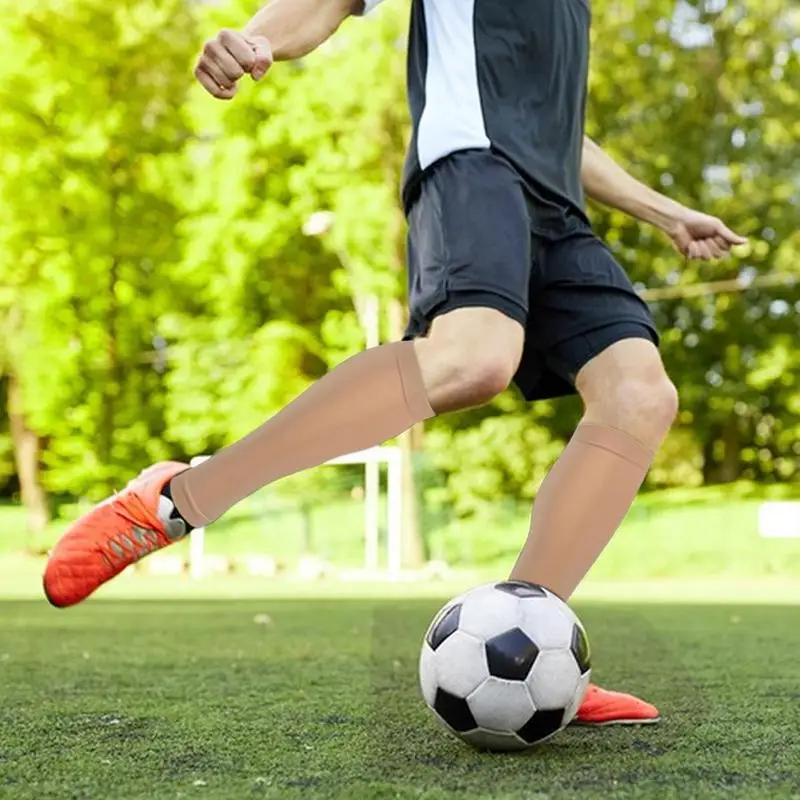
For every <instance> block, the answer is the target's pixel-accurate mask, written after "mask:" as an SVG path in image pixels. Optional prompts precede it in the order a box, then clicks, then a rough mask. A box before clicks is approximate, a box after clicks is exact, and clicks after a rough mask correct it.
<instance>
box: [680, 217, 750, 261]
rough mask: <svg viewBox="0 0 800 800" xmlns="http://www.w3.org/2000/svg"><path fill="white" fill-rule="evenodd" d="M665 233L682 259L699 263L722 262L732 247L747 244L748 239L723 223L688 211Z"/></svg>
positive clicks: (714, 218)
mask: <svg viewBox="0 0 800 800" xmlns="http://www.w3.org/2000/svg"><path fill="white" fill-rule="evenodd" d="M667 233H668V234H669V237H670V239H672V244H673V245H674V247H675V249H676V250H677V251H678V252H679V253H680V254H681V255H683V256H685V257H686V258H696V259H699V260H701V261H711V260H712V259H715V258H721V257H722V256H724V255H725V254H726V253H728V252H729V251H730V249H731V247H733V246H734V245H738V244H746V242H747V239H745V238H744V237H743V236H739V235H738V234H736V233H734V232H733V231H732V230H731V229H730V228H729V227H728V226H727V225H725V223H724V222H722V220H720V219H717V218H716V217H712V216H710V215H709V214H702V213H700V212H699V211H693V210H692V209H688V208H687V209H685V210H684V211H683V213H682V214H681V216H680V217H679V218H678V219H677V220H676V222H675V224H674V226H673V227H672V229H671V230H669V231H667Z"/></svg>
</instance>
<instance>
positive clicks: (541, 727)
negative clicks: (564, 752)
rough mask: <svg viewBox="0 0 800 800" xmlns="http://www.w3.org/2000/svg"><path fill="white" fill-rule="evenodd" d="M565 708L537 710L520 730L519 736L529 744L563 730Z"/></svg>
mask: <svg viewBox="0 0 800 800" xmlns="http://www.w3.org/2000/svg"><path fill="white" fill-rule="evenodd" d="M565 713H566V710H565V709H563V708H560V709H554V710H553V711H537V712H536V713H535V714H534V715H533V716H532V717H531V718H530V719H529V720H528V721H527V722H526V723H525V725H523V726H522V727H521V728H520V729H519V730H518V731H517V736H519V738H520V739H522V740H523V741H525V742H527V743H528V744H536V742H541V741H542V739H546V738H547V737H548V736H552V735H553V734H554V733H556V732H557V731H559V730H561V727H562V725H563V723H564V714H565Z"/></svg>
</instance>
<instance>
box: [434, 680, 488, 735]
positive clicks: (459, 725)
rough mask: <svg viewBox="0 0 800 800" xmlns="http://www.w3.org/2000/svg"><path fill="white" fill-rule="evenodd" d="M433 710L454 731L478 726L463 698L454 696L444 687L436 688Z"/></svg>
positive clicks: (465, 730) (462, 731) (471, 729)
mask: <svg viewBox="0 0 800 800" xmlns="http://www.w3.org/2000/svg"><path fill="white" fill-rule="evenodd" d="M433 710H434V711H435V712H436V713H437V714H438V715H439V716H440V717H441V718H442V719H443V720H444V721H445V722H446V723H447V724H448V725H449V726H450V727H451V728H452V729H453V730H454V731H456V733H466V732H467V731H473V730H475V728H477V727H478V723H477V722H475V717H473V716H472V712H471V711H470V710H469V705H468V703H467V701H466V699H465V698H463V697H456V696H455V695H454V694H450V692H446V691H445V690H444V689H437V690H436V698H435V699H434V701H433Z"/></svg>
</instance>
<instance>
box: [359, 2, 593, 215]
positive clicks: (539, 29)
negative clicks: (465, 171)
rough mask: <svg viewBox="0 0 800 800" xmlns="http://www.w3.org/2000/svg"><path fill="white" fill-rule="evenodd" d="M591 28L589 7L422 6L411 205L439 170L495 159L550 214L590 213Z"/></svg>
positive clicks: (413, 39) (413, 93)
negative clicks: (429, 172) (585, 143)
mask: <svg viewBox="0 0 800 800" xmlns="http://www.w3.org/2000/svg"><path fill="white" fill-rule="evenodd" d="M380 2H382V0H366V2H365V9H364V13H368V12H369V11H371V10H372V9H373V8H375V6H377V5H378V4H379V3H380ZM590 18H591V13H590V9H589V5H588V0H412V9H411V27H410V32H409V45H408V102H409V107H410V110H411V118H412V122H413V138H412V140H411V146H410V148H409V151H408V155H407V158H406V163H405V169H404V174H403V198H404V201H405V203H406V205H408V203H409V201H410V200H411V199H413V196H414V190H415V188H416V186H417V185H418V182H419V180H420V177H421V175H422V174H423V173H424V171H425V170H426V169H427V168H428V167H429V166H431V165H432V164H434V163H435V162H436V161H437V160H439V159H441V158H443V157H444V156H446V155H448V154H449V153H453V152H455V151H458V150H469V149H492V150H494V151H496V152H498V153H500V154H502V155H503V156H504V157H505V158H507V159H508V160H509V161H510V162H511V163H512V164H513V165H514V167H515V168H516V169H517V171H518V172H519V173H520V175H521V176H522V178H523V179H524V180H525V182H526V184H527V186H528V188H529V190H530V191H531V192H532V193H533V194H535V195H536V196H537V198H538V199H540V200H542V201H544V203H545V204H546V205H548V206H553V207H554V208H558V207H562V208H563V207H571V208H572V209H573V210H578V211H579V212H580V213H582V210H583V192H582V188H581V181H580V159H581V147H582V139H583V121H584V112H585V106H586V86H587V74H588V63H589V25H590Z"/></svg>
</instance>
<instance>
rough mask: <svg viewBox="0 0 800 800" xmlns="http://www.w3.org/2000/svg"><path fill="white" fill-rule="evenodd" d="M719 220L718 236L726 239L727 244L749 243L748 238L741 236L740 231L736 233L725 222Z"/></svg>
mask: <svg viewBox="0 0 800 800" xmlns="http://www.w3.org/2000/svg"><path fill="white" fill-rule="evenodd" d="M717 222H718V226H717V227H718V232H717V236H720V237H722V239H724V240H725V242H726V244H727V246H728V247H729V246H730V245H734V244H747V239H746V238H745V237H744V236H739V234H738V233H734V232H733V231H732V230H731V229H730V228H729V227H728V226H727V225H725V223H724V222H721V221H720V220H717Z"/></svg>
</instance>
